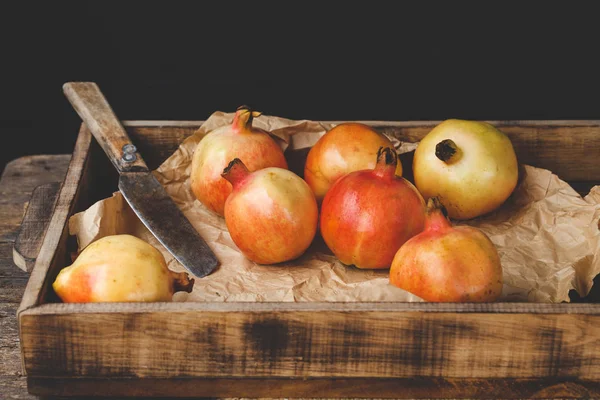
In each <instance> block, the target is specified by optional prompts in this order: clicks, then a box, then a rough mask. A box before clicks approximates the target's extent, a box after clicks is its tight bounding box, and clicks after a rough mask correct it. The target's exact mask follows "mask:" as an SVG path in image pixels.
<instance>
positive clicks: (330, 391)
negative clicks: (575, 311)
mask: <svg viewBox="0 0 600 400" xmlns="http://www.w3.org/2000/svg"><path fill="white" fill-rule="evenodd" d="M28 383H29V386H30V390H31V391H32V393H35V394H39V395H45V394H51V393H59V395H61V396H82V395H86V394H91V395H98V396H100V395H101V396H135V397H136V398H140V397H146V396H147V397H150V396H158V397H164V398H172V397H209V396H210V397H231V398H240V397H250V398H276V399H277V398H299V397H300V398H317V399H320V398H346V399H348V398H350V399H351V398H359V399H360V398H366V397H368V398H373V397H374V398H392V399H423V398H425V399H429V398H471V399H478V398H495V399H497V398H519V399H545V398H550V397H558V398H581V399H589V398H594V397H597V396H599V395H600V384H599V383H598V382H594V381H577V380H547V379H546V380H544V379H507V380H503V379H444V378H426V377H423V378H412V379H310V378H309V379H304V380H293V379H273V378H265V379H223V378H217V379H215V378H209V379H119V378H113V379H110V380H109V379H86V378H83V379H69V378H59V379H56V380H50V379H45V378H30V379H29V380H28ZM48 387H53V388H54V390H53V391H50V390H48Z"/></svg>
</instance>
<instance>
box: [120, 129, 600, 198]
mask: <svg viewBox="0 0 600 400" xmlns="http://www.w3.org/2000/svg"><path fill="white" fill-rule="evenodd" d="M202 122H203V121H125V122H124V125H125V126H126V127H127V129H128V132H129V133H130V135H131V136H132V137H134V136H135V138H136V143H139V146H145V148H146V149H147V148H155V149H159V148H161V147H162V146H164V145H165V144H166V145H167V147H166V148H168V151H165V152H164V153H163V154H161V155H160V157H161V161H162V160H164V159H166V157H165V158H162V157H163V156H165V155H166V156H168V155H170V154H171V153H172V151H174V150H175V149H176V148H177V144H178V143H180V142H181V141H182V140H183V139H184V138H185V137H187V136H189V135H192V134H193V133H194V132H195V131H196V129H197V128H198V127H199V126H200V125H201V124H202ZM322 122H324V123H328V124H329V123H333V124H337V123H340V122H343V121H322ZM359 122H362V123H365V124H367V125H371V126H372V127H373V128H375V129H376V130H377V131H379V132H382V133H384V134H386V135H389V136H391V137H394V138H397V139H399V140H405V141H412V142H414V141H418V140H420V139H422V138H423V137H424V136H425V135H426V134H427V133H428V132H429V131H430V130H431V129H433V128H434V127H435V126H436V125H437V124H438V123H439V122H441V121H398V122H391V121H359ZM487 122H490V123H492V124H493V125H495V126H496V127H497V128H498V129H500V130H501V131H502V132H504V133H506V134H507V135H508V137H509V138H510V139H511V141H512V143H513V146H514V148H515V152H516V154H517V157H518V160H519V162H520V163H525V164H529V165H532V166H535V167H539V168H546V169H550V170H552V172H554V173H555V174H557V175H558V176H559V177H560V178H561V179H563V180H566V181H569V182H571V181H572V182H587V186H589V185H590V184H591V182H595V183H597V182H600V164H598V163H597V162H595V160H594V157H590V151H592V149H600V121H593V120H589V121H588V120H572V121H569V120H566V121H565V120H559V121H487ZM173 139H174V140H176V141H177V142H171V140H173ZM139 146H138V147H139ZM140 148H141V147H140ZM146 149H145V150H144V154H145V155H144V157H145V159H146V161H147V162H149V163H150V161H149V160H150V159H149V157H148V156H146V153H147V152H148V150H146ZM153 165H156V166H157V165H158V164H153Z"/></svg>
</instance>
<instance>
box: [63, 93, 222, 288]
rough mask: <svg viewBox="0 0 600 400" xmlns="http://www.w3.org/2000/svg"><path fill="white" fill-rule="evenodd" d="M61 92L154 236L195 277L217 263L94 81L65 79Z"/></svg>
mask: <svg viewBox="0 0 600 400" xmlns="http://www.w3.org/2000/svg"><path fill="white" fill-rule="evenodd" d="M63 91H64V93H65V95H66V97H67V98H68V99H69V101H70V103H71V105H72V106H73V108H74V109H75V111H76V112H77V114H78V115H79V116H80V117H81V119H82V120H83V122H84V123H85V124H86V125H87V127H88V129H89V130H90V131H91V132H92V134H93V135H94V137H95V138H96V140H97V141H98V143H99V144H100V146H101V147H102V149H103V150H104V152H105V153H106V154H107V156H108V157H109V159H110V160H111V162H112V163H113V165H114V166H115V168H116V169H117V171H118V172H119V186H118V187H119V191H120V192H121V193H122V194H123V197H124V198H125V199H126V201H127V203H128V204H129V206H130V207H131V209H132V210H133V211H134V212H135V214H136V215H137V216H138V218H139V219H140V221H142V223H143V224H144V225H145V226H146V227H147V228H148V230H149V231H150V232H151V233H152V234H153V235H154V237H156V239H157V240H158V241H159V242H160V243H161V244H162V245H163V246H164V247H165V248H166V249H167V250H168V251H169V252H170V253H171V254H172V255H173V257H175V258H176V259H177V261H179V262H180V263H181V265H182V266H183V267H184V268H185V269H186V270H188V271H189V272H190V273H191V274H193V275H194V276H196V277H197V278H202V277H204V276H207V275H209V274H210V273H211V272H212V271H214V269H215V268H216V267H217V265H218V264H219V262H218V260H217V257H216V256H215V254H214V253H213V251H212V250H211V249H210V247H209V246H208V244H207V243H206V242H205V241H204V239H203V238H202V237H201V236H200V234H199V233H198V231H196V229H195V228H194V227H193V226H192V224H191V223H190V222H189V220H188V219H187V218H186V217H185V215H184V214H183V213H182V212H181V210H180V209H179V208H178V207H177V206H176V205H175V203H174V202H173V199H171V197H170V196H169V194H168V193H167V192H166V191H165V189H164V187H163V186H162V185H161V184H160V182H158V180H157V179H156V177H155V176H154V175H153V174H152V172H151V171H150V170H149V169H148V167H147V166H146V163H145V162H144V160H143V159H142V156H141V154H140V153H139V152H138V151H137V148H136V147H135V146H134V145H133V143H132V142H131V140H130V138H129V137H128V135H127V133H126V131H125V129H124V128H123V126H122V125H121V123H120V122H119V120H118V119H117V116H116V115H115V113H114V111H113V110H112V108H111V107H110V105H109V103H108V101H107V100H106V98H105V97H104V95H103V94H102V92H101V91H100V88H98V86H97V85H96V84H95V83H94V82H67V83H65V84H64V85H63Z"/></svg>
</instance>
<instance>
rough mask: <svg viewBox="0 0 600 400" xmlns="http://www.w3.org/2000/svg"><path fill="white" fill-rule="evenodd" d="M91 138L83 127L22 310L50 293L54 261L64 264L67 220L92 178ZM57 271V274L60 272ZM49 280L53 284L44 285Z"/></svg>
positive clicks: (30, 279) (27, 288)
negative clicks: (86, 179) (85, 183)
mask: <svg viewBox="0 0 600 400" xmlns="http://www.w3.org/2000/svg"><path fill="white" fill-rule="evenodd" d="M91 139H92V136H91V133H90V131H89V130H88V129H87V127H86V126H85V125H84V124H82V125H81V129H80V132H79V136H78V138H77V141H76V143H75V149H74V151H73V156H72V157H71V162H70V164H69V168H68V171H67V175H66V176H65V179H64V182H63V185H62V187H61V190H60V192H59V194H58V198H57V202H56V208H55V212H54V213H53V215H52V219H51V221H50V224H49V226H48V230H47V232H46V235H45V237H44V241H43V243H42V248H41V249H40V253H39V254H38V258H37V260H36V263H35V266H34V268H33V270H32V271H31V276H30V278H29V281H28V282H27V286H26V288H25V292H24V294H23V299H22V301H21V306H20V308H19V309H20V310H25V309H28V308H30V307H32V306H34V305H35V304H37V302H38V300H39V299H40V298H41V297H43V296H44V293H45V291H46V290H48V285H50V284H51V280H52V279H53V276H52V274H49V273H48V272H49V270H50V266H51V265H52V262H54V263H62V262H63V259H64V257H65V255H66V251H67V249H66V243H67V236H68V235H67V228H68V224H67V221H68V218H69V217H70V215H71V214H72V212H73V211H74V205H75V204H76V202H77V199H78V196H79V194H80V193H81V192H82V191H85V189H86V188H85V187H83V183H84V181H85V178H86V176H88V175H89V170H88V169H87V168H86V167H87V166H88V165H87V162H88V160H89V156H90V144H91ZM84 196H85V194H84ZM50 272H53V271H50ZM54 272H55V273H57V271H54ZM47 281H48V282H50V283H48V284H45V283H46V282H47Z"/></svg>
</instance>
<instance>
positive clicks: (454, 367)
mask: <svg viewBox="0 0 600 400" xmlns="http://www.w3.org/2000/svg"><path fill="white" fill-rule="evenodd" d="M115 307H116V308H115V312H114V313H106V312H104V313H86V312H79V313H72V314H51V313H49V314H38V315H36V314H34V313H32V312H33V311H35V310H32V312H28V313H25V314H23V315H22V316H21V331H22V341H23V351H24V352H23V354H24V358H25V367H26V371H27V374H29V375H30V376H45V377H52V376H55V377H60V376H63V377H68V376H79V377H111V376H114V377H137V378H170V377H228V378H230V377H245V378H252V377H281V378H283V377H290V378H291V377H295V378H303V377H313V378H317V377H324V378H333V377H336V378H364V377H379V378H408V377H418V376H427V377H445V378H470V379H475V378H576V379H600V369H599V368H597V365H599V363H600V353H598V352H597V349H598V348H600V347H599V346H600V315H596V314H585V315H584V314H579V315H577V314H529V313H520V314H519V313H513V314H509V313H496V314H494V313H450V312H448V313H443V312H441V313H439V312H428V313H421V312H410V311H405V312H384V311H368V312H367V311H353V312H334V311H312V312H308V311H297V312H276V311H272V312H269V311H261V312H252V311H247V312H217V311H204V312H198V311H189V310H188V311H179V312H177V311H175V312H172V311H171V312H165V311H154V312H131V308H130V312H120V313H119V312H117V310H118V307H117V306H115Z"/></svg>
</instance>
